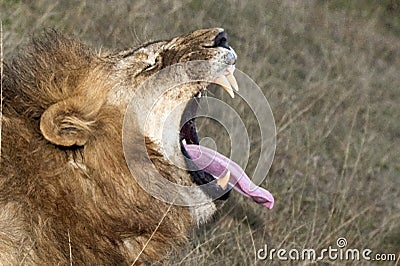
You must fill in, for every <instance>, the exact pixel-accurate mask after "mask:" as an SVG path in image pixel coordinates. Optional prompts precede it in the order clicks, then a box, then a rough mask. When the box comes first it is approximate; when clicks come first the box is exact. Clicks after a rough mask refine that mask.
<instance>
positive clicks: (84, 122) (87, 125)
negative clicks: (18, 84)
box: [40, 97, 95, 147]
mask: <svg viewBox="0 0 400 266" xmlns="http://www.w3.org/2000/svg"><path fill="white" fill-rule="evenodd" d="M87 107H88V106H87V105H86V106H85V104H84V103H82V101H81V100H79V99H78V98H76V97H73V98H69V99H67V100H64V101H60V102H58V103H55V104H53V105H51V106H50V107H49V108H47V110H46V111H45V112H44V113H43V114H42V117H41V119H40V131H41V132H42V134H43V136H44V137H45V138H46V139H47V140H48V141H50V142H52V143H54V144H56V145H60V146H66V147H69V146H73V145H78V146H83V145H85V143H86V142H87V140H88V139H89V137H90V136H91V134H92V131H93V126H94V124H95V119H94V118H93V115H94V112H88V111H87V110H85V109H87Z"/></svg>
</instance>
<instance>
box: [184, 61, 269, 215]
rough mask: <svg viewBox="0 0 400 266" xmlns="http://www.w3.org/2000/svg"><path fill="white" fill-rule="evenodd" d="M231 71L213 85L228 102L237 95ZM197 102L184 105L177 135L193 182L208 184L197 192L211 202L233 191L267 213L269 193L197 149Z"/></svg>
mask: <svg viewBox="0 0 400 266" xmlns="http://www.w3.org/2000/svg"><path fill="white" fill-rule="evenodd" d="M233 71H234V65H230V66H228V67H227V69H226V71H225V72H224V73H223V74H222V75H221V76H219V77H218V78H217V79H215V83H216V84H218V85H219V86H221V87H222V88H223V89H224V90H225V91H226V92H227V93H228V94H229V95H230V96H231V97H232V98H234V91H238V85H237V82H236V79H235V77H234V76H233ZM200 93H201V92H200ZM200 95H201V94H200ZM200 99H201V97H195V98H193V99H192V100H190V101H189V103H188V104H187V106H186V108H185V111H184V113H183V115H182V117H181V127H180V128H181V130H180V135H179V140H180V146H181V151H182V153H183V155H184V156H185V160H186V164H187V166H188V169H189V170H188V172H189V173H190V175H191V177H192V179H193V182H194V183H195V184H197V185H200V186H201V185H205V184H209V183H211V184H209V185H207V186H201V188H202V189H203V190H204V192H205V193H206V194H207V195H209V196H210V197H211V198H213V199H221V200H226V199H227V198H228V197H229V193H230V190H231V188H234V189H235V190H236V191H238V192H239V193H240V194H242V195H244V196H246V197H248V198H250V199H252V200H253V201H254V202H256V203H258V204H261V205H263V206H265V207H267V208H269V209H271V208H272V207H273V205H274V198H273V196H272V195H271V193H269V192H268V191H267V190H265V189H263V188H261V187H259V186H257V185H255V184H254V183H253V182H252V181H251V180H250V178H249V177H248V176H247V175H246V173H245V172H244V170H243V169H242V168H241V167H240V166H239V165H238V164H236V163H235V162H233V161H232V160H230V159H229V158H227V157H225V156H224V155H222V154H220V153H218V152H216V151H214V150H212V149H209V148H207V147H204V146H201V145H199V138H198V135H197V131H196V125H195V116H196V110H197V106H198V101H199V100H200ZM214 181H215V182H214Z"/></svg>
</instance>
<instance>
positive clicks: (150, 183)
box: [123, 61, 276, 206]
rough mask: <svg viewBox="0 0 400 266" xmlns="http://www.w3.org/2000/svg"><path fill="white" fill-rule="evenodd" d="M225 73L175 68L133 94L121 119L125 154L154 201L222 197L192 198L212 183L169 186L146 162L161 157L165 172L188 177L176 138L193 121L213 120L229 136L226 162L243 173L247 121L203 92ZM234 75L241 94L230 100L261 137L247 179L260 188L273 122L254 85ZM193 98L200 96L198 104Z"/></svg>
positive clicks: (215, 68)
mask: <svg viewBox="0 0 400 266" xmlns="http://www.w3.org/2000/svg"><path fill="white" fill-rule="evenodd" d="M228 68H231V69H232V66H228V65H225V64H223V63H218V62H212V61H190V62H185V63H179V64H175V65H172V66H170V67H167V68H165V69H163V70H161V71H159V72H158V73H156V74H154V75H152V76H151V77H149V78H148V79H147V80H146V81H145V82H144V83H143V84H141V86H139V87H138V88H137V89H136V90H135V92H134V95H133V97H132V100H131V102H130V104H129V106H128V108H127V111H126V114H125V117H124V125H123V148H124V154H125V158H126V161H127V164H128V167H129V169H130V171H131V174H132V176H133V177H134V178H135V179H136V181H137V182H138V183H139V185H140V186H141V187H142V188H143V189H145V190H146V191H147V192H148V193H150V194H151V195H152V196H154V197H155V198H157V199H159V200H162V201H164V202H168V203H171V204H172V203H173V204H175V205H181V206H189V205H190V206H193V205H201V204H204V203H207V202H209V201H211V200H214V199H215V198H218V197H220V196H222V195H223V194H224V193H226V191H224V190H223V189H221V191H220V193H217V194H216V195H213V198H212V199H209V198H206V199H205V198H204V197H203V198H202V197H196V195H198V193H199V191H201V190H204V189H207V186H212V185H214V186H215V184H205V185H202V186H185V185H180V184H178V182H173V181H175V180H172V181H170V180H168V179H166V178H164V177H163V173H162V171H163V170H161V171H160V169H159V167H156V165H154V164H153V162H152V160H151V159H150V157H151V156H149V153H152V152H154V150H157V152H161V153H162V158H163V159H168V163H165V162H164V165H167V166H168V171H174V174H175V175H176V176H178V179H179V178H180V177H181V178H187V177H188V172H187V171H188V170H189V171H190V170H192V171H193V170H195V169H190V168H189V167H188V166H187V163H186V162H185V159H184V157H183V154H182V152H181V149H180V148H181V147H180V142H179V134H180V130H181V128H182V125H183V124H184V123H185V122H186V121H189V120H191V119H192V118H198V117H202V118H209V119H213V120H214V121H217V122H218V123H219V124H220V125H221V126H222V127H223V128H224V129H225V131H226V132H227V133H228V135H229V138H228V141H230V144H231V145H230V147H231V150H230V159H231V160H232V161H235V162H236V163H238V164H239V165H240V166H241V167H242V168H243V169H246V166H247V163H248V160H249V155H250V148H251V147H250V143H251V141H253V140H252V139H251V137H250V136H249V134H248V130H247V128H246V126H245V124H246V123H245V122H246V121H245V119H248V118H246V117H241V114H240V112H239V111H238V109H237V108H236V109H235V108H234V107H232V106H231V105H229V104H228V103H227V102H226V101H223V100H221V99H218V98H217V97H214V96H213V95H212V94H210V93H204V92H206V91H205V89H206V87H207V86H208V85H209V84H213V83H215V82H214V81H215V80H216V78H217V77H218V76H221V75H224V73H226V71H227V69H228ZM234 76H235V79H236V82H237V83H238V85H239V88H241V89H239V91H238V92H235V98H234V99H232V101H241V102H242V103H243V104H244V105H246V106H247V107H248V109H249V110H251V113H252V115H253V117H254V118H255V119H254V121H255V122H256V123H254V124H255V125H256V127H257V128H258V131H259V135H260V139H259V140H257V145H259V155H258V158H252V160H253V161H252V163H254V162H257V163H256V167H255V170H254V173H253V174H252V176H251V177H250V178H251V180H252V182H253V183H255V184H256V185H259V184H260V183H261V182H262V181H263V180H264V179H265V177H266V175H267V173H268V171H269V168H270V166H271V164H272V161H273V157H274V153H275V143H276V128H275V122H274V118H273V114H272V111H271V108H270V106H269V103H268V101H267V99H266V98H265V96H264V94H263V93H262V91H261V89H260V88H259V87H258V86H257V84H256V83H255V82H254V81H253V80H252V79H251V78H249V76H247V75H246V74H244V73H243V72H241V71H239V70H235V72H234ZM230 78H232V77H230ZM221 90H222V88H221ZM204 94H206V96H205V95H204ZM193 95H202V97H201V98H198V99H197V98H193ZM193 101H195V103H196V104H197V107H196V112H190V111H189V112H188V111H187V109H188V108H187V107H188V105H189V104H193ZM182 120H183V121H182ZM138 136H139V137H138ZM209 137H211V136H209ZM200 142H201V140H200ZM149 149H150V150H149ZM152 149H153V150H152ZM143 154H146V155H147V156H143Z"/></svg>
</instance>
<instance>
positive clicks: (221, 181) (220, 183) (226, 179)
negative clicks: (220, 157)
mask: <svg viewBox="0 0 400 266" xmlns="http://www.w3.org/2000/svg"><path fill="white" fill-rule="evenodd" d="M230 177H231V172H230V171H229V170H228V172H226V174H225V176H224V177H221V178H219V179H217V184H218V186H220V187H221V188H222V189H226V187H227V186H228V183H229V179H230Z"/></svg>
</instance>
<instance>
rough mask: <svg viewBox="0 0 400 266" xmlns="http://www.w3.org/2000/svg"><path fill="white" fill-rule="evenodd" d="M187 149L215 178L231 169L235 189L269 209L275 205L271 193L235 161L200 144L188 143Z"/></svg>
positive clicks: (194, 160) (198, 165) (231, 182)
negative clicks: (256, 182)
mask: <svg viewBox="0 0 400 266" xmlns="http://www.w3.org/2000/svg"><path fill="white" fill-rule="evenodd" d="M185 149H186V151H187V153H188V154H189V156H190V158H191V160H192V161H193V162H194V163H195V164H196V165H197V167H199V168H200V169H201V170H203V171H205V172H207V173H209V174H211V175H213V176H214V177H215V178H221V177H223V176H225V174H226V173H227V170H229V171H230V172H231V175H230V179H229V184H231V185H232V186H233V188H234V189H236V190H237V191H239V192H240V193H241V194H243V195H245V196H246V197H249V198H251V199H252V200H254V201H255V202H257V203H259V204H262V205H263V206H265V207H267V208H269V209H272V207H273V206H274V197H273V196H272V195H271V193H269V192H268V191H267V190H265V189H263V188H261V187H259V186H256V185H255V184H254V183H253V182H251V180H250V178H249V177H248V176H247V175H246V173H245V172H244V171H243V169H242V168H241V167H240V166H239V165H238V164H237V163H235V162H234V161H232V160H230V159H229V158H227V157H225V156H224V155H222V154H220V153H218V152H216V151H214V150H211V149H209V148H207V147H203V146H200V145H193V144H187V145H185Z"/></svg>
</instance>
